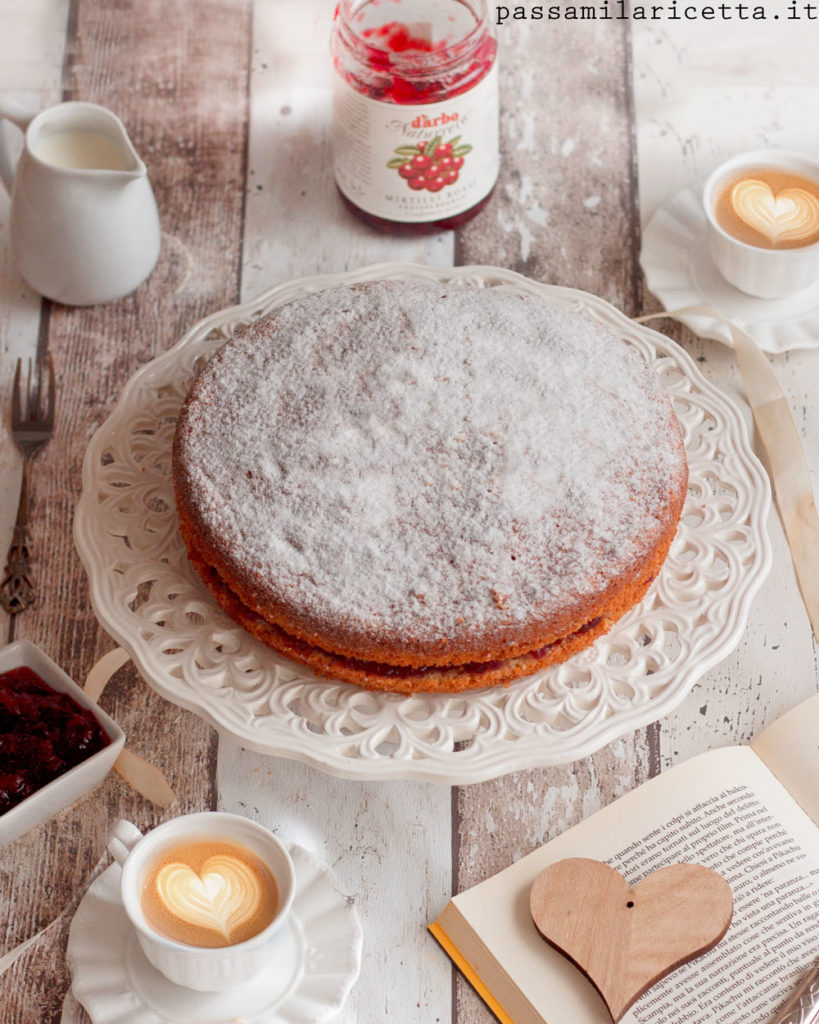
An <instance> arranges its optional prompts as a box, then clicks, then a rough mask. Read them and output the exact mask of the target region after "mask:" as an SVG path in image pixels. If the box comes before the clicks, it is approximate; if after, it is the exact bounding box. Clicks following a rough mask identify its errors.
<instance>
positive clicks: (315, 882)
mask: <svg viewBox="0 0 819 1024" xmlns="http://www.w3.org/2000/svg"><path fill="white" fill-rule="evenodd" d="M288 849H289V851H290V855H291V857H292V858H293V863H294V865H295V868H296V896H295V899H294V901H293V908H292V911H291V915H290V920H289V922H288V928H289V933H290V941H289V942H288V944H287V949H286V952H285V951H283V952H282V953H281V954H279V955H278V957H277V960H276V962H275V963H271V965H270V972H269V973H268V972H266V971H263V972H262V973H261V974H259V975H258V976H257V977H256V978H254V979H253V980H252V981H250V982H248V983H247V984H245V985H243V986H241V987H240V988H238V989H232V990H230V991H228V992H194V991H193V990H192V989H187V988H183V987H181V986H179V985H175V984H173V982H170V981H168V979H167V978H165V977H164V976H163V975H161V974H160V973H159V972H158V971H157V970H156V969H155V968H154V967H153V966H152V965H151V964H150V963H149V962H148V960H147V959H146V958H145V955H144V953H143V952H142V949H141V947H140V945H139V943H138V942H137V939H136V933H135V932H134V930H133V928H132V927H131V924H130V922H129V921H128V918H127V917H126V915H125V911H124V910H123V908H122V903H121V902H120V897H119V880H120V868H119V865H117V864H112V865H111V866H110V867H108V868H106V870H105V871H104V872H103V873H102V874H101V875H100V877H99V878H97V879H96V880H95V881H94V882H93V883H92V885H91V886H90V888H89V890H88V892H87V893H86V895H85V897H84V898H83V900H82V902H81V903H80V905H79V907H78V908H77V912H76V914H75V915H74V920H73V921H72V922H71V930H70V932H69V937H68V950H67V959H68V967H69V970H70V971H71V978H72V985H71V991H72V993H73V995H74V996H75V997H76V998H77V1000H78V1001H79V1002H80V1003H82V1005H83V1006H84V1007H85V1009H86V1011H87V1012H88V1015H89V1016H90V1018H91V1020H92V1021H93V1022H94V1024H237V1022H239V1021H241V1024H303V1022H305V1021H311V1022H315V1024H318V1022H320V1021H324V1020H327V1018H329V1017H331V1016H332V1015H333V1014H335V1013H337V1012H338V1010H340V1009H341V1007H342V1006H343V1004H344V1001H345V999H346V998H347V996H348V994H349V992H350V989H351V988H352V986H353V983H354V982H355V980H356V978H357V977H358V972H359V969H360V966H361V945H362V937H361V926H360V924H359V921H358V914H357V912H356V909H355V907H354V906H353V904H352V901H351V900H349V899H348V898H347V897H346V896H345V895H344V894H343V893H341V892H339V890H338V886H337V882H336V878H335V876H334V875H333V873H332V872H331V871H330V869H329V868H327V867H326V866H325V865H324V864H322V862H321V861H319V860H317V859H316V858H315V857H313V855H312V854H310V853H308V852H307V850H304V849H303V848H302V847H300V846H296V845H293V844H291V845H289V846H288Z"/></svg>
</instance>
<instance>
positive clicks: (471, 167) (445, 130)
mask: <svg viewBox="0 0 819 1024" xmlns="http://www.w3.org/2000/svg"><path fill="white" fill-rule="evenodd" d="M497 76H498V71H497V65H496V64H495V65H494V66H493V67H492V68H491V69H490V71H489V72H488V73H487V74H486V75H485V76H484V78H483V79H481V81H480V82H479V83H478V84H477V85H476V86H475V87H474V88H472V89H470V90H469V91H467V92H463V93H460V94H459V95H457V96H453V97H452V98H451V99H448V100H442V101H441V102H438V103H424V104H403V103H401V104H399V103H383V102H380V101H378V100H374V99H371V98H370V97H369V96H364V95H362V94H361V93H360V92H357V91H356V90H355V89H354V88H353V87H352V86H350V85H349V84H348V83H347V82H346V81H345V80H344V79H343V78H342V76H341V75H340V74H338V73H336V74H334V75H333V82H334V84H333V161H334V170H335V177H336V183H337V184H338V187H339V189H340V190H341V192H342V193H343V194H344V195H345V196H346V197H347V198H348V199H349V200H350V201H351V202H352V203H354V204H355V205H356V206H358V207H359V208H360V209H362V210H364V211H366V212H367V213H371V214H374V215H375V216H376V217H383V218H385V219H387V220H391V221H403V222H405V223H416V224H418V223H423V222H425V221H435V220H440V219H442V218H446V217H454V216H456V215H457V214H459V213H462V212H463V211H464V210H468V209H470V208H471V207H473V206H474V205H475V204H476V203H479V202H480V201H481V199H483V198H484V197H485V196H487V195H488V194H489V192H490V191H491V190H492V187H493V185H494V184H495V181H496V179H497V176H498V169H499V155H498V77H497Z"/></svg>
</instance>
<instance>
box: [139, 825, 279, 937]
mask: <svg viewBox="0 0 819 1024" xmlns="http://www.w3.org/2000/svg"><path fill="white" fill-rule="evenodd" d="M140 902H141V906H142V912H143V914H144V915H145V919H146V921H147V922H148V924H149V925H150V926H151V927H152V928H153V929H154V930H155V931H157V932H158V933H159V934H160V935H164V936H165V937H166V938H169V939H173V940H174V941H175V942H184V943H186V944H187V945H190V946H207V947H223V946H233V945H236V944H237V943H239V942H245V941H246V940H247V939H251V938H253V936H254V935H258V933H259V932H260V931H262V930H263V929H264V928H266V927H267V926H268V925H269V924H270V922H271V921H272V920H273V919H274V918H275V916H276V913H277V911H278V907H279V892H278V887H277V885H276V880H275V879H274V877H273V875H272V873H271V872H270V870H269V869H268V868H267V866H266V865H265V864H264V863H263V862H262V861H261V859H260V858H259V857H257V856H256V854H255V853H252V852H251V851H250V850H248V849H247V848H246V847H244V846H241V845H240V844H238V843H227V842H223V841H221V840H218V839H199V840H197V841H195V842H183V843H177V844H175V845H173V846H168V847H167V848H166V849H164V850H163V851H162V852H161V853H159V854H157V856H156V857H155V858H154V860H153V861H152V862H151V863H150V865H149V867H148V871H147V873H146V876H145V881H144V884H143V886H142V893H141V896H140Z"/></svg>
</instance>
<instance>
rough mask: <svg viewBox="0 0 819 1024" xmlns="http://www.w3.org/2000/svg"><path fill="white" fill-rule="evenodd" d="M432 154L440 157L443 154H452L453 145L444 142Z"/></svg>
mask: <svg viewBox="0 0 819 1024" xmlns="http://www.w3.org/2000/svg"><path fill="white" fill-rule="evenodd" d="M432 155H433V156H434V157H436V158H438V159H440V157H442V156H452V145H451V144H450V143H449V142H442V143H441V145H440V146H438V148H437V149H436V150H435V152H434V153H433V154H432Z"/></svg>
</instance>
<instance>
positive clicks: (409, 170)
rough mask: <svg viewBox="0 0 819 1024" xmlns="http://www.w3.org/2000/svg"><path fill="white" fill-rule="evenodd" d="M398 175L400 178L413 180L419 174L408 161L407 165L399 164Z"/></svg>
mask: <svg viewBox="0 0 819 1024" xmlns="http://www.w3.org/2000/svg"><path fill="white" fill-rule="evenodd" d="M398 173H399V174H400V175H401V177H402V178H414V177H415V175H416V174H418V173H419V171H418V168H417V167H413V166H412V164H411V163H410V162H409V161H407V163H405V164H401V166H400V167H399V168H398Z"/></svg>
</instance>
